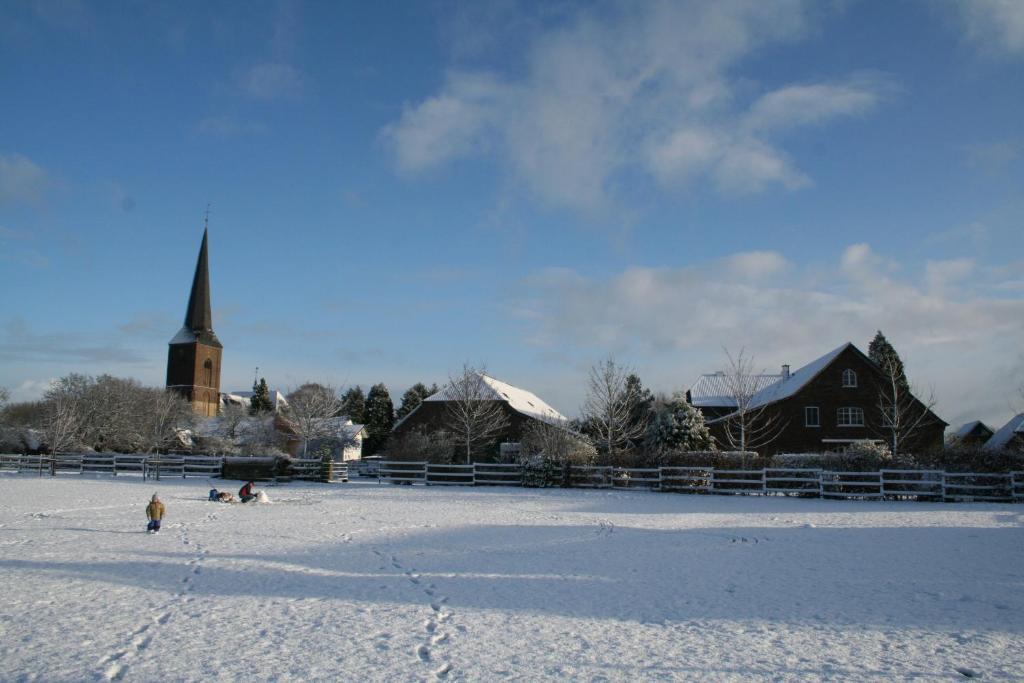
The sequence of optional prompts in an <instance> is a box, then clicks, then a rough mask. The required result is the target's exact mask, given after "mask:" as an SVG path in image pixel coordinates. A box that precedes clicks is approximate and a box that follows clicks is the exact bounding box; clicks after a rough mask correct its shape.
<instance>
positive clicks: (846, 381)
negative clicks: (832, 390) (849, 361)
mask: <svg viewBox="0 0 1024 683" xmlns="http://www.w3.org/2000/svg"><path fill="white" fill-rule="evenodd" d="M843 388H844V389H856V388H857V373H856V372H854V371H853V370H851V369H850V368H846V369H845V370H843Z"/></svg>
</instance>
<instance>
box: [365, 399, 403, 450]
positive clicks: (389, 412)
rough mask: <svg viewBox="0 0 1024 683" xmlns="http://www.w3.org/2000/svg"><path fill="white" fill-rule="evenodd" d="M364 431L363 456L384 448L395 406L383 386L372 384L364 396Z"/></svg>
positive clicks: (393, 419)
mask: <svg viewBox="0 0 1024 683" xmlns="http://www.w3.org/2000/svg"><path fill="white" fill-rule="evenodd" d="M365 424H366V431H367V432H368V433H369V435H370V436H369V438H367V439H366V441H364V442H363V455H373V454H374V453H376V452H377V451H379V450H380V449H381V447H383V446H384V443H385V442H386V441H387V440H388V437H389V436H390V435H391V428H392V427H393V426H394V424H395V405H394V403H392V402H391V395H390V394H388V388H387V387H386V386H384V384H374V385H373V386H372V387H370V393H369V394H367V396H366V422H365Z"/></svg>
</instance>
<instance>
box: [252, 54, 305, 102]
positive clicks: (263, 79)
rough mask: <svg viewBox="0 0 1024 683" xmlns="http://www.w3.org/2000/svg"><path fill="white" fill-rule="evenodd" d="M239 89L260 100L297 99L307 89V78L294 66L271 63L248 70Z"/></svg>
mask: <svg viewBox="0 0 1024 683" xmlns="http://www.w3.org/2000/svg"><path fill="white" fill-rule="evenodd" d="M239 87H240V88H241V90H242V92H243V93H245V94H246V95H248V96H249V97H253V98H255V99H259V100H274V99H282V98H290V97H297V96H299V95H301V94H302V92H303V91H304V90H305V88H306V77H305V75H304V74H303V73H302V72H301V71H299V70H298V69H296V68H295V67H293V66H290V65H288V64H282V63H279V62H270V63H266V64H257V65H256V66H253V67H251V68H249V69H248V70H246V71H245V72H244V73H243V74H242V75H241V77H240V78H239Z"/></svg>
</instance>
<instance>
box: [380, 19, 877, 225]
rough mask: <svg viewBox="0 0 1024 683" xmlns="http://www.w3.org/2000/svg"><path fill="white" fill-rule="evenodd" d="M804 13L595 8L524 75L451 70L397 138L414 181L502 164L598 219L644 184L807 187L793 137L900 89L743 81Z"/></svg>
mask: <svg viewBox="0 0 1024 683" xmlns="http://www.w3.org/2000/svg"><path fill="white" fill-rule="evenodd" d="M805 14H806V12H805V8H804V5H803V4H802V3H800V2H797V1H794V0H790V1H783V2H771V3H764V2H730V3H703V2H699V3H698V2H661V3H640V4H634V5H624V6H619V7H617V8H616V9H613V10H611V11H610V12H608V11H606V12H598V11H592V12H588V11H581V12H578V13H576V14H575V15H573V16H572V17H570V18H569V19H568V20H567V21H566V22H565V23H564V24H559V25H558V27H557V28H548V29H546V30H540V31H537V32H536V34H535V35H534V37H533V39H532V40H531V41H530V42H529V47H528V48H527V49H526V53H525V56H524V64H525V66H524V68H523V70H522V73H521V74H518V75H516V76H508V75H503V74H499V73H495V72H493V71H491V70H487V69H465V68H461V69H452V70H451V71H449V72H448V73H447V75H446V77H445V82H444V84H443V86H442V87H441V88H440V90H439V91H438V92H436V93H435V94H433V95H431V96H429V97H427V98H425V99H423V100H422V101H419V102H415V103H411V104H409V105H407V106H406V107H405V109H404V111H403V113H402V115H401V116H400V117H399V118H398V120H396V121H394V122H392V123H391V124H390V125H388V126H387V127H386V128H385V129H384V131H383V136H384V139H385V140H386V141H387V142H388V144H389V145H390V147H391V150H392V151H393V153H394V159H395V163H396V165H397V167H398V168H399V169H400V170H401V171H402V172H405V173H421V172H424V171H428V170H430V169H433V168H437V167H439V166H442V165H444V164H446V163H448V162H451V161H453V160H456V159H461V158H487V159H493V160H495V161H496V162H497V163H498V164H499V165H500V166H501V167H502V168H503V169H504V170H505V171H506V172H507V173H508V174H509V175H510V177H512V178H513V179H514V180H515V181H517V182H519V183H520V184H522V185H523V186H525V187H526V188H527V190H528V191H529V192H531V193H532V194H533V195H535V196H536V197H539V198H540V199H542V200H544V201H546V202H548V203H550V204H552V205H555V206H563V207H569V208H573V209H580V210H584V211H593V210H597V209H602V208H606V207H607V206H608V205H609V204H610V203H613V201H612V200H613V199H614V197H615V195H616V191H617V188H618V187H619V186H620V185H621V184H622V183H624V182H628V181H629V179H630V178H632V177H641V178H645V179H647V180H648V181H649V180H654V181H656V182H657V183H658V184H659V185H660V186H662V187H664V188H667V189H671V188H677V187H680V186H682V185H686V184H689V183H694V182H702V181H703V182H708V183H711V184H712V185H713V186H714V187H716V188H717V189H718V190H720V191H723V192H726V193H748V192H758V191H762V190H766V189H768V188H771V187H783V188H788V189H798V188H801V187H804V186H806V185H808V184H810V183H811V182H812V179H811V178H809V177H808V176H807V175H806V173H805V172H803V171H802V170H801V169H800V168H799V167H798V165H797V164H796V163H795V162H794V161H793V160H792V159H791V158H790V157H789V155H788V154H787V153H786V151H785V150H784V148H783V147H782V144H781V142H780V141H779V140H780V138H781V137H782V135H783V134H784V133H786V132H787V131H791V130H793V129H803V128H806V127H808V126H816V125H823V124H826V123H829V122H831V121H833V120H835V119H839V118H841V117H850V116H858V115H863V114H865V113H867V112H869V111H871V110H872V109H873V108H874V107H876V106H877V105H878V103H879V101H880V100H881V99H882V98H883V97H884V95H885V93H886V92H887V91H889V90H890V88H889V86H888V85H887V82H886V79H885V78H883V77H880V76H878V75H873V76H872V75H864V74H847V75H844V76H842V77H840V78H838V79H836V80H834V81H823V82H814V83H793V84H788V85H784V86H782V87H778V88H775V89H762V88H759V87H758V86H757V85H756V84H751V83H750V82H749V81H745V80H743V79H742V78H741V77H740V76H739V75H738V72H739V71H740V67H741V65H742V62H744V60H747V59H749V58H750V57H751V56H753V55H755V54H756V53H757V52H758V50H760V49H762V48H765V47H767V46H770V45H773V44H778V43H782V42H787V41H793V40H797V39H799V38H800V37H801V36H803V35H804V33H805V31H806V29H807V23H808V21H807V17H806V16H805ZM637 174H639V176H637ZM610 198H611V199H610Z"/></svg>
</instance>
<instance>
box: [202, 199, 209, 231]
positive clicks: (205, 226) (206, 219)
mask: <svg viewBox="0 0 1024 683" xmlns="http://www.w3.org/2000/svg"><path fill="white" fill-rule="evenodd" d="M209 228H210V203H209V202H207V204H206V213H204V214H203V230H208V229H209Z"/></svg>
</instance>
